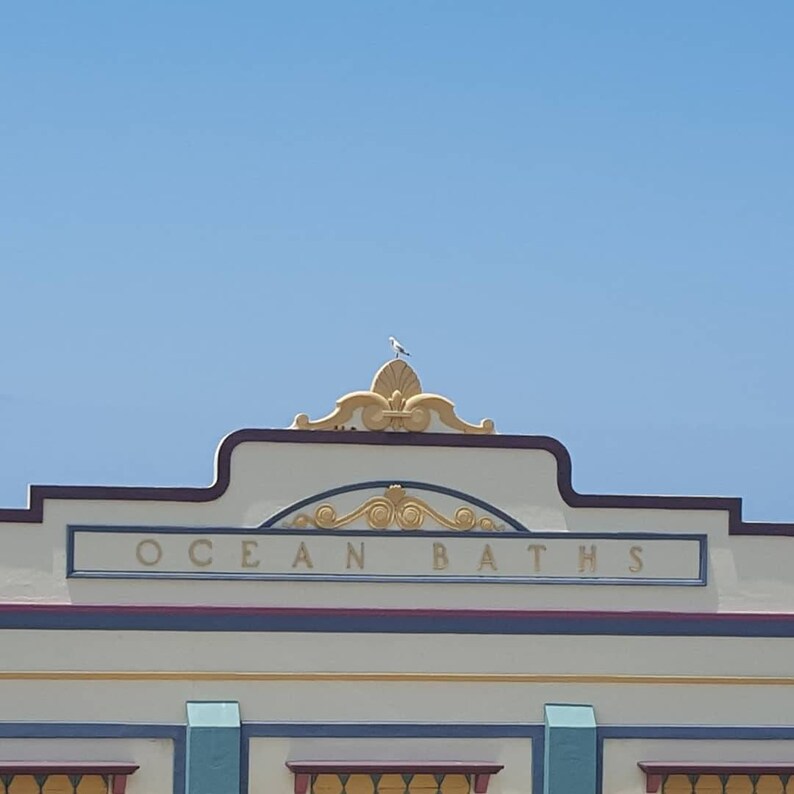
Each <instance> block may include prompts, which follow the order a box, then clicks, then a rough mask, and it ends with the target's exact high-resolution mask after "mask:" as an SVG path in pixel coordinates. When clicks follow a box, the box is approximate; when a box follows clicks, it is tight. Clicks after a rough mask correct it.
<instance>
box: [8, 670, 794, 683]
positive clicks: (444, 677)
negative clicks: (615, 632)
mask: <svg viewBox="0 0 794 794" xmlns="http://www.w3.org/2000/svg"><path fill="white" fill-rule="evenodd" d="M0 681H239V682H243V683H245V682H259V681H278V682H284V683H291V682H310V683H312V682H313V683H332V682H344V683H370V682H372V683H381V682H393V683H408V684H412V683H430V684H472V683H476V684H648V685H653V686H658V685H676V686H690V685H695V686H701V685H707V686H794V676H742V675H715V676H707V675H578V674H566V673H551V674H546V673H319V672H305V673H302V672H271V673H260V672H234V671H229V672H223V671H204V670H192V671H190V670H188V671H176V670H173V671H171V670H141V671H108V670H52V671H49V670H46V671H45V670H29V671H27V670H19V671H10V670H9V671H0Z"/></svg>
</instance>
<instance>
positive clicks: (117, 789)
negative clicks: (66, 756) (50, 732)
mask: <svg viewBox="0 0 794 794" xmlns="http://www.w3.org/2000/svg"><path fill="white" fill-rule="evenodd" d="M137 768H138V767H137V766H135V765H134V764H113V763H104V764H101V763H97V764H83V763H61V762H37V761H33V762H31V761H20V762H14V763H10V762H8V761H0V794H124V790H125V788H126V786H127V775H131V774H132V773H133V772H135V770H136V769H137Z"/></svg>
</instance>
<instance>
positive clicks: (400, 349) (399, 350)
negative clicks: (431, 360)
mask: <svg viewBox="0 0 794 794" xmlns="http://www.w3.org/2000/svg"><path fill="white" fill-rule="evenodd" d="M389 344H390V345H391V349H392V350H393V351H394V357H395V358H399V357H400V353H402V354H403V355H404V356H410V355H411V354H410V353H409V352H408V351H407V350H406V349H405V348H404V347H403V346H402V345H401V344H400V343H399V342H398V341H397V340H396V339H395V338H394V337H393V336H390V337H389Z"/></svg>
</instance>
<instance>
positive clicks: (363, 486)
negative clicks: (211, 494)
mask: <svg viewBox="0 0 794 794" xmlns="http://www.w3.org/2000/svg"><path fill="white" fill-rule="evenodd" d="M390 485H402V486H403V488H413V489H414V490H416V491H431V492H433V493H440V494H443V495H444V496H452V497H454V498H455V499H462V500H463V501H464V502H468V503H469V504H472V505H475V506H476V507H479V508H480V509H481V510H485V511H487V512H488V513H491V514H492V515H494V516H497V517H498V518H500V519H501V520H502V521H504V522H505V523H506V524H509V525H510V526H511V527H513V529H514V530H516V532H529V531H530V530H528V529H527V528H526V527H525V526H524V525H523V524H522V523H520V522H519V521H516V519H515V518H513V517H512V516H511V515H509V514H508V513H505V512H504V510H500V509H499V508H498V507H494V506H493V505H492V504H490V503H489V502H485V501H483V500H482V499H478V498H477V497H476V496H471V494H467V493H464V492H463V491H457V490H455V489H454V488H448V487H447V486H446V485H434V484H432V483H428V482H417V481H415V480H399V479H392V480H370V481H369V482H358V483H352V484H350V485H340V486H339V487H337V488H331V489H329V490H327V491H321V492H320V493H317V494H314V496H307V497H306V498H305V499H301V500H299V501H297V502H294V503H293V504H291V505H290V506H289V507H285V508H284V509H283V510H279V512H278V513H276V514H275V515H272V516H270V518H268V519H267V521H265V522H264V523H263V524H260V528H261V529H266V528H269V527H272V526H273V525H274V524H276V523H277V522H278V521H281V519H282V518H286V517H287V516H288V515H290V514H291V513H294V512H295V511H296V510H300V509H301V508H302V507H306V505H310V504H314V503H315V502H319V501H320V500H322V499H330V498H331V497H332V496H339V495H340V494H345V493H352V492H354V491H367V490H372V489H374V488H388V487H389V486H390Z"/></svg>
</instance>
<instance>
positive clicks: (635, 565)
mask: <svg viewBox="0 0 794 794" xmlns="http://www.w3.org/2000/svg"><path fill="white" fill-rule="evenodd" d="M640 554H642V546H632V547H631V548H630V549H629V557H631V559H632V560H633V562H632V564H631V565H629V570H630V571H631V572H632V573H639V572H640V571H641V570H642V557H640Z"/></svg>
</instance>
